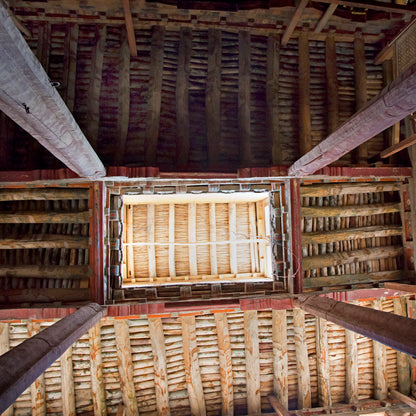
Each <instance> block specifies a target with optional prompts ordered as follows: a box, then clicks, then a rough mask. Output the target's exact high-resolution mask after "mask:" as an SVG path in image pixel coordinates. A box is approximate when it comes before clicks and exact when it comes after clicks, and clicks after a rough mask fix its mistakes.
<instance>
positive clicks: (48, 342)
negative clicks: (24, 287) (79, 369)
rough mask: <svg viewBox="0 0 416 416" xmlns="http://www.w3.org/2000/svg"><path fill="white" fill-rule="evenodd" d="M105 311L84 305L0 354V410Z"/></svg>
mask: <svg viewBox="0 0 416 416" xmlns="http://www.w3.org/2000/svg"><path fill="white" fill-rule="evenodd" d="M105 313H106V309H105V308H103V307H101V306H99V305H97V304H90V305H88V306H84V307H83V308H81V309H79V310H77V311H75V312H74V313H72V314H71V315H69V316H67V317H65V318H63V319H61V320H60V321H58V322H56V323H55V324H53V325H52V326H50V327H48V328H46V329H44V330H43V331H41V332H40V333H39V334H37V335H35V336H34V337H32V338H29V339H27V340H26V341H24V342H22V343H21V344H19V345H18V346H17V347H15V348H13V349H12V350H10V351H8V352H7V353H6V354H3V355H2V356H0V369H1V371H0V372H1V375H2V376H1V378H0V413H1V412H3V411H4V410H6V409H7V408H8V407H9V405H10V404H12V403H13V402H14V401H15V400H16V399H17V397H18V396H19V395H20V394H21V393H22V392H23V391H24V390H25V389H26V388H27V387H29V386H30V385H31V384H32V383H33V382H34V381H35V380H36V379H37V378H38V377H39V376H40V374H42V373H43V372H44V371H45V370H46V369H47V368H48V367H49V366H50V365H51V364H52V363H53V362H54V361H55V360H56V359H57V358H59V357H60V356H61V355H62V354H63V353H64V352H65V351H66V350H67V349H68V348H69V347H70V346H71V345H72V344H73V343H74V342H75V341H77V340H78V339H79V338H80V337H81V336H82V335H84V333H85V332H86V331H88V330H89V328H91V327H92V326H93V325H95V324H96V323H97V322H98V321H99V320H100V319H101V318H102V317H103V316H104V315H105ZM10 363H13V365H12V366H11V365H10Z"/></svg>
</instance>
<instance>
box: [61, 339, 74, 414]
mask: <svg viewBox="0 0 416 416" xmlns="http://www.w3.org/2000/svg"><path fill="white" fill-rule="evenodd" d="M61 391H62V414H63V415H64V416H75V415H76V410H75V389H74V375H73V371H72V347H69V348H68V349H67V350H66V351H65V352H64V353H63V355H62V356H61Z"/></svg>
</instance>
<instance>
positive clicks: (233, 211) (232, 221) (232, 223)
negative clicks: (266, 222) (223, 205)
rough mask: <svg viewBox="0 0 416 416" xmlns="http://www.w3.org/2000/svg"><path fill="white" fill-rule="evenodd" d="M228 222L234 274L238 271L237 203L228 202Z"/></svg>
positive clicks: (232, 271) (231, 268) (231, 264)
mask: <svg viewBox="0 0 416 416" xmlns="http://www.w3.org/2000/svg"><path fill="white" fill-rule="evenodd" d="M228 224H229V233H230V236H229V238H230V270H231V273H232V274H236V273H238V264H237V242H236V241H237V204H236V203H235V202H231V203H229V204H228Z"/></svg>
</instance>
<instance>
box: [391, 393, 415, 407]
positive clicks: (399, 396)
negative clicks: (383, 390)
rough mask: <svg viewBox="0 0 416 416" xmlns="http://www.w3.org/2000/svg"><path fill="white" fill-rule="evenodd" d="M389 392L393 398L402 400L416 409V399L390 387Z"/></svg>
mask: <svg viewBox="0 0 416 416" xmlns="http://www.w3.org/2000/svg"><path fill="white" fill-rule="evenodd" d="M389 394H390V396H391V397H392V398H393V399H395V400H400V401H401V402H403V403H406V404H407V405H408V406H410V407H413V409H416V400H414V399H412V398H411V397H408V396H406V395H404V394H402V393H400V392H398V391H397V390H393V389H391V388H389Z"/></svg>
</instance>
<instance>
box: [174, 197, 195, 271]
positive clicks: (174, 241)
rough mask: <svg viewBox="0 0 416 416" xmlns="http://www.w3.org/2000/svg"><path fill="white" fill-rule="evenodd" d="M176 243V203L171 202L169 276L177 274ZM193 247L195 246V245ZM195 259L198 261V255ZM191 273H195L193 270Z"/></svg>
mask: <svg viewBox="0 0 416 416" xmlns="http://www.w3.org/2000/svg"><path fill="white" fill-rule="evenodd" d="M174 243H175V204H169V277H175V276H176V266H175V244H174ZM193 247H194V248H195V246H193ZM189 257H191V256H189ZM195 261H196V256H195ZM190 266H191V265H190ZM191 267H192V266H191ZM191 274H193V273H192V272H191Z"/></svg>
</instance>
